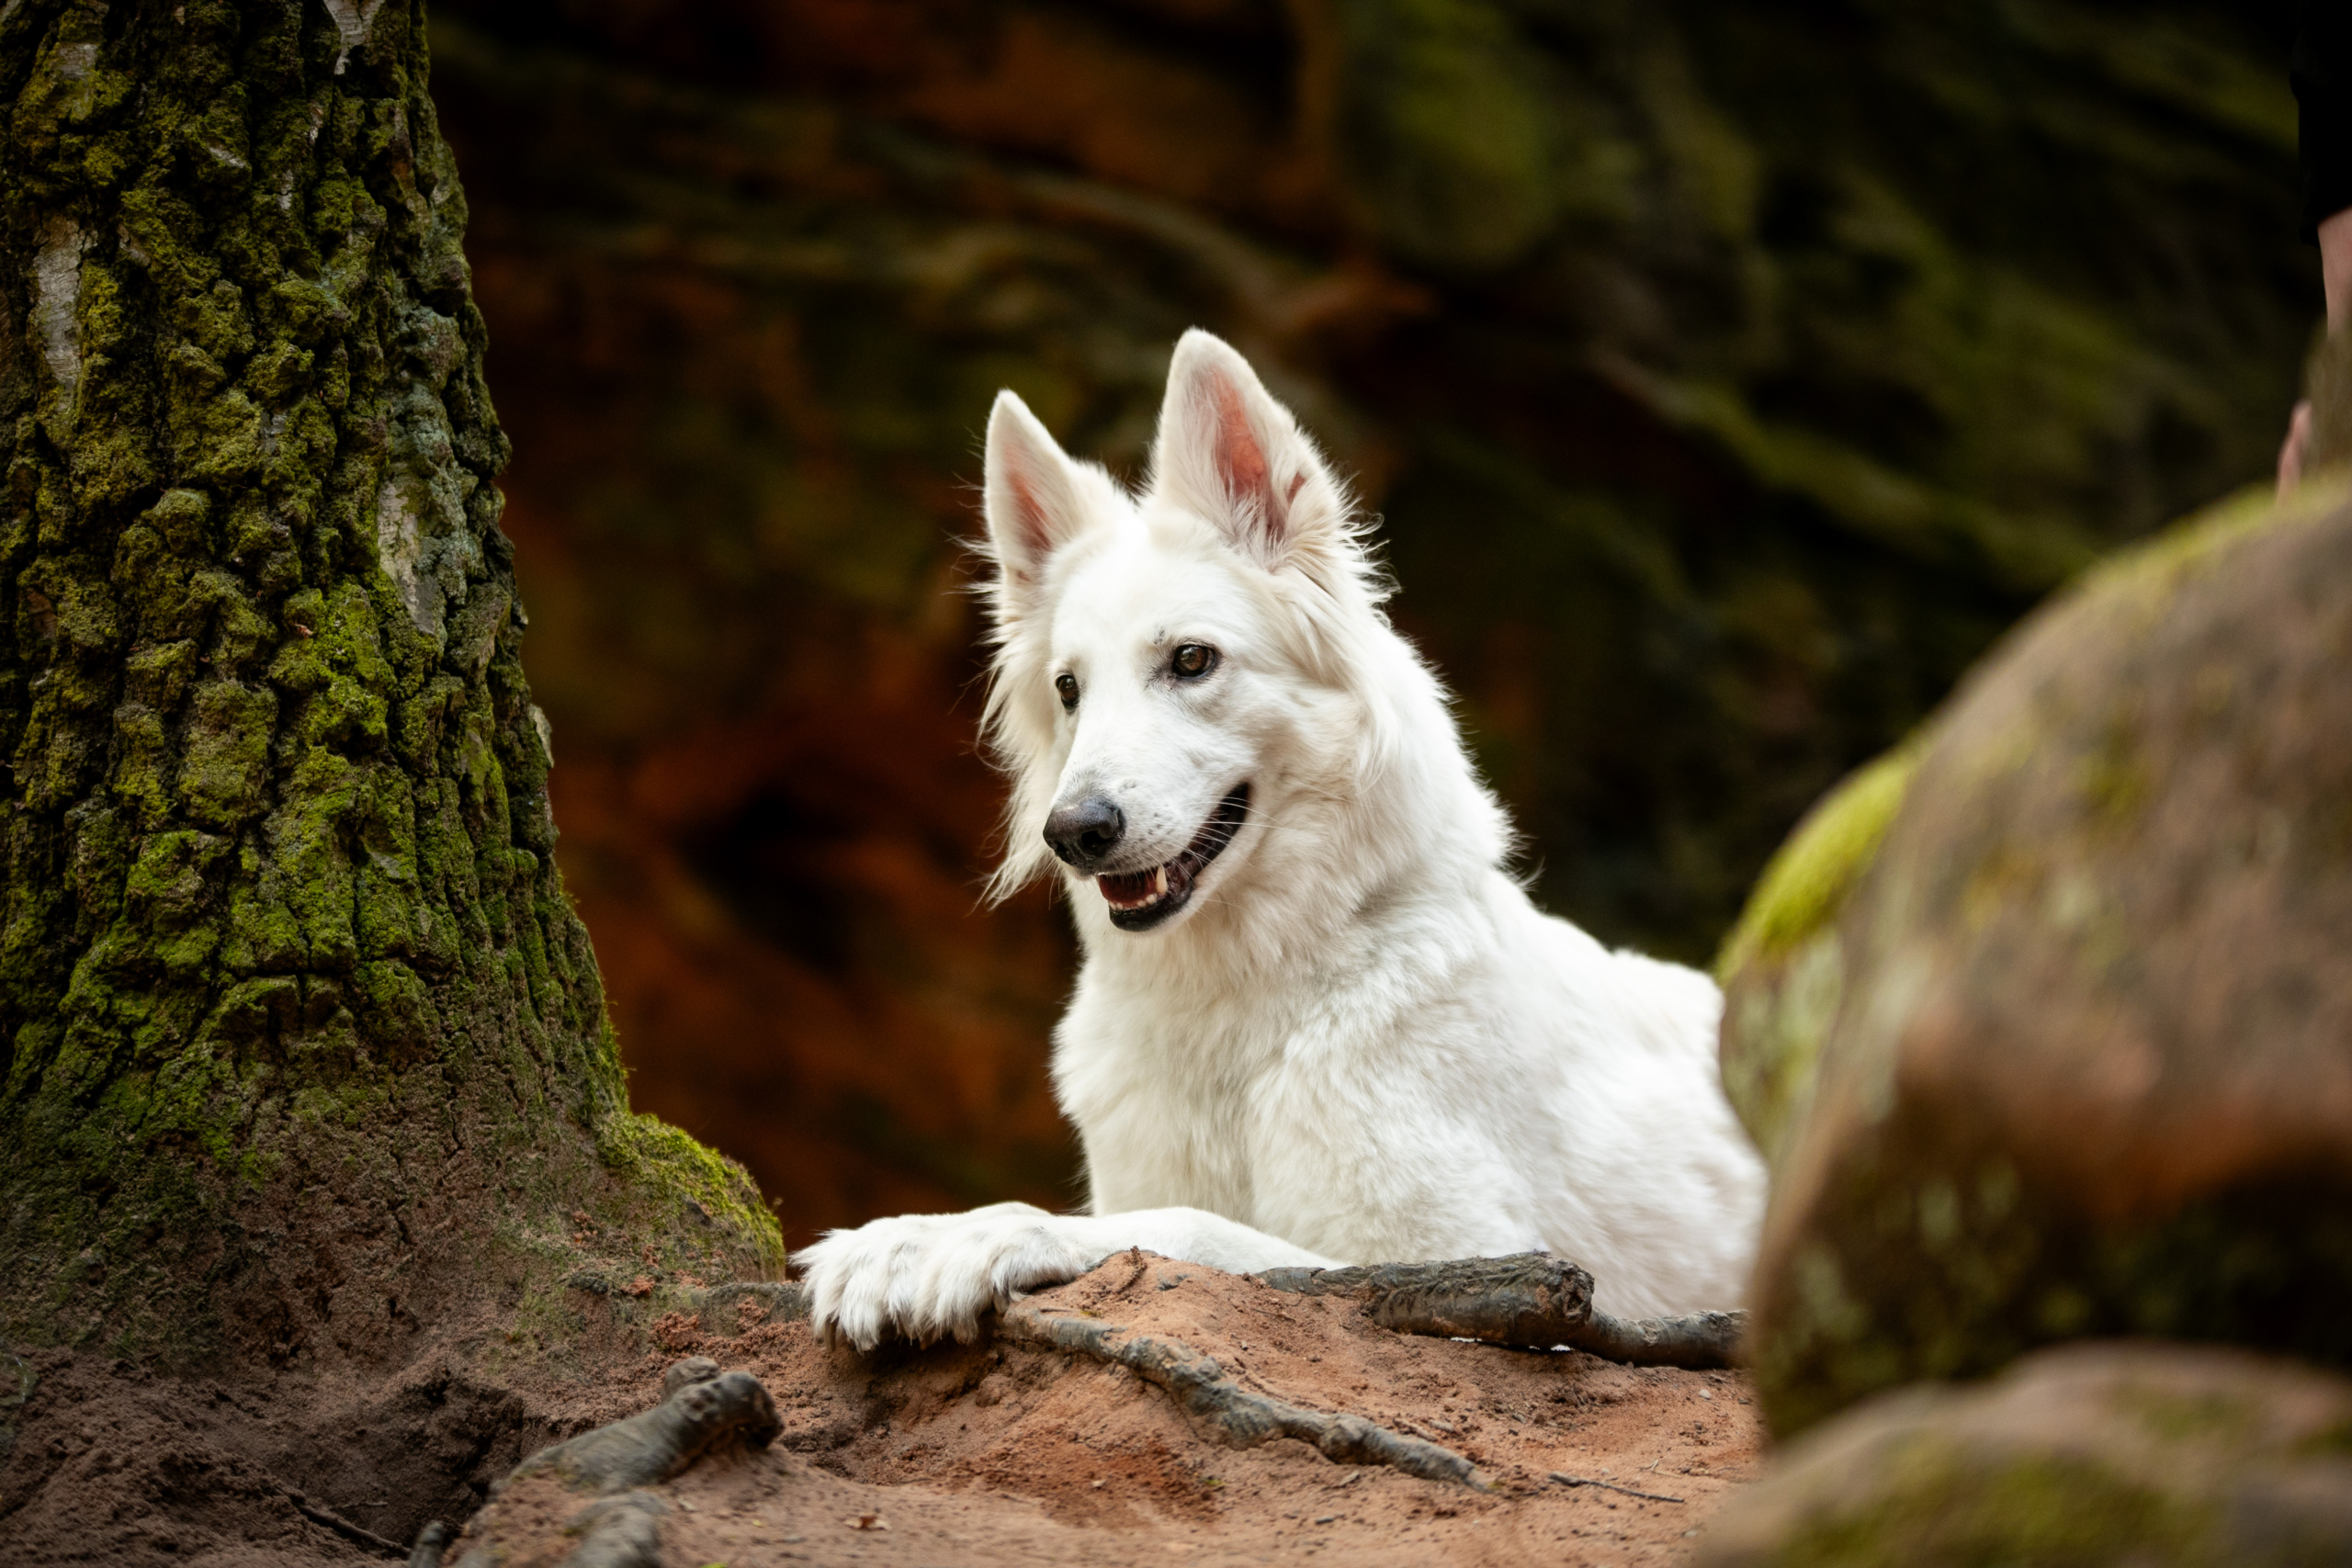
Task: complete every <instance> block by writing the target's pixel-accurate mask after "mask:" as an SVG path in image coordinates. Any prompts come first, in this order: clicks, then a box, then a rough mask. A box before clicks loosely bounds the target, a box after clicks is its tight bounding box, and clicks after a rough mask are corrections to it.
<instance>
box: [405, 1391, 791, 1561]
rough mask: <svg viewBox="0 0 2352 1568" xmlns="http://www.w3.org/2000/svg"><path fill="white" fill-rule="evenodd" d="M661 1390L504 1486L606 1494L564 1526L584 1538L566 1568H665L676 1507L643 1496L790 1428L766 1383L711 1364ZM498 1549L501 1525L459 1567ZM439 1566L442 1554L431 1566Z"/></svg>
mask: <svg viewBox="0 0 2352 1568" xmlns="http://www.w3.org/2000/svg"><path fill="white" fill-rule="evenodd" d="M662 1392H663V1393H664V1394H665V1395H666V1396H667V1397H665V1398H664V1399H663V1400H662V1403H661V1404H657V1405H655V1406H654V1407H653V1408H652V1409H650V1410H648V1411H644V1412H642V1413H640V1414H639V1415H636V1416H629V1417H628V1419H627V1420H622V1421H616V1422H614V1423H613V1424H612V1425H611V1426H609V1427H597V1428H596V1429H595V1430H594V1431H593V1432H583V1433H582V1434H581V1435H580V1436H579V1437H576V1438H572V1439H571V1441H569V1442H563V1443H558V1444H556V1445H555V1446H554V1447H553V1448H550V1449H542V1450H540V1451H539V1452H537V1453H536V1454H533V1455H532V1456H531V1457H530V1458H529V1459H526V1460H525V1461H523V1462H522V1463H521V1464H518V1465H516V1466H515V1470H514V1472H513V1473H511V1474H509V1475H508V1476H507V1477H506V1479H505V1480H504V1481H503V1482H501V1483H499V1485H498V1490H500V1491H503V1490H504V1489H505V1488H506V1487H509V1486H512V1485H514V1484H515V1483H516V1482H518V1481H526V1480H529V1479H531V1478H533V1477H536V1476H547V1477H550V1478H552V1479H554V1480H556V1481H558V1482H560V1483H562V1484H563V1485H564V1486H566V1487H568V1488H570V1489H571V1490H572V1491H575V1492H594V1493H596V1494H598V1498H597V1501H596V1502H594V1503H593V1504H591V1505H590V1506H588V1507H586V1508H584V1509H582V1511H581V1512H580V1513H579V1514H578V1515H577V1516H576V1517H573V1518H572V1519H571V1522H570V1523H569V1524H567V1525H566V1526H565V1527H564V1533H565V1534H567V1535H572V1536H577V1537H578V1538H579V1540H580V1544H579V1545H578V1546H576V1547H574V1548H572V1550H571V1555H569V1556H568V1557H566V1558H565V1559H564V1568H661V1564H662V1532H661V1521H662V1518H663V1517H665V1516H667V1515H668V1513H669V1512H670V1506H669V1505H668V1504H667V1503H664V1502H663V1501H662V1499H661V1498H660V1497H658V1496H656V1495H653V1494H652V1493H651V1492H648V1491H645V1490H643V1488H645V1487H649V1486H652V1485H655V1484H657V1483H661V1482H663V1481H667V1480H669V1479H670V1478H671V1477H672V1476H673V1475H676V1474H677V1473H678V1472H681V1471H683V1470H684V1469H686V1468H687V1467H688V1466H690V1465H692V1464H693V1463H694V1462H695V1461H696V1460H698V1459H701V1458H702V1457H703V1456H704V1455H705V1454H707V1453H709V1452H710V1451H711V1450H714V1449H716V1448H718V1447H719V1446H720V1445H722V1444H725V1443H729V1442H741V1443H746V1444H749V1445H750V1446H752V1447H753V1448H765V1447H767V1445H768V1444H770V1443H772V1442H774V1441H775V1438H776V1434H777V1433H779V1432H781V1431H782V1430H783V1429H784V1424H783V1423H782V1422H781V1421H779V1420H778V1419H777V1418H776V1413H775V1401H774V1400H772V1399H770V1398H769V1397H768V1391H767V1389H766V1388H765V1387H764V1386H763V1385H762V1384H761V1382H760V1380H759V1379H757V1378H755V1377H753V1376H752V1374H751V1373H749V1372H744V1371H734V1372H722V1371H719V1370H718V1362H716V1361H713V1360H710V1359H707V1357H702V1356H691V1357H688V1358H687V1359H684V1360H683V1361H680V1362H679V1363H677V1365H675V1366H673V1367H672V1368H671V1369H670V1370H669V1371H667V1372H666V1373H664V1374H663V1375H662ZM420 1550H421V1548H420ZM497 1551H498V1545H497V1541H496V1540H495V1531H494V1527H493V1529H492V1532H490V1533H488V1534H486V1535H485V1536H484V1537H483V1538H482V1539H481V1540H475V1541H472V1542H470V1543H469V1548H468V1550H467V1551H466V1554H465V1555H464V1556H463V1557H462V1558H460V1559H459V1560H458V1568H492V1565H493V1564H494V1563H495V1562H496V1561H497ZM412 1561H413V1560H412ZM438 1562H439V1558H438V1554H437V1553H436V1554H435V1556H434V1557H433V1558H432V1559H431V1560H429V1561H428V1562H426V1564H425V1565H424V1568H435V1564H437V1563H438Z"/></svg>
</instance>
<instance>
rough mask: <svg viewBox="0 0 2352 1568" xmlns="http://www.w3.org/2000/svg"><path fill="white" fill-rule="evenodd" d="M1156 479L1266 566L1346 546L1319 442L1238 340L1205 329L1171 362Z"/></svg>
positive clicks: (1167, 493) (1173, 498) (1160, 493)
mask: <svg viewBox="0 0 2352 1568" xmlns="http://www.w3.org/2000/svg"><path fill="white" fill-rule="evenodd" d="M1151 476H1152V478H1151V487H1152V493H1153V494H1154V495H1155V496H1157V497H1159V499H1161V500H1165V501H1170V502H1175V503H1176V504H1177V505H1180V506H1182V507H1185V508H1186V509H1188V510H1190V511H1193V512H1195V513H1199V514H1200V515H1202V516H1204V517H1206V518H1208V519H1209V520H1210V521H1211V522H1213V523H1215V524H1216V525H1217V526H1218V527H1219V528H1221V529H1223V530H1224V532H1225V536H1226V537H1227V539H1228V540H1230V541H1231V542H1232V544H1233V547H1235V548H1236V549H1238V550H1239V551H1241V552H1242V553H1243V554H1244V555H1247V556H1250V558H1253V559H1255V560H1257V561H1259V562H1261V564H1262V565H1264V566H1265V567H1266V568H1267V569H1268V570H1278V569H1280V568H1282V567H1283V566H1285V565H1290V564H1294V563H1298V562H1300V561H1301V558H1302V557H1303V556H1306V555H1317V554H1326V553H1330V554H1336V552H1338V551H1340V549H1342V548H1343V547H1344V546H1345V542H1346V538H1347V518H1348V505H1347V500H1346V498H1345V497H1344V496H1343V495H1341V493H1340V486H1339V482H1338V481H1337V480H1335V479H1332V477H1331V471H1330V470H1329V468H1326V467H1325V466H1324V464H1323V457H1322V454H1321V453H1319V452H1317V450H1316V449H1315V443H1314V441H1313V440H1311V439H1310V438H1309V437H1308V436H1307V434H1306V432H1305V431H1303V430H1301V429H1299V427H1298V421H1297V420H1296V419H1295V418H1293V417H1292V415H1291V412H1290V410H1288V409H1286V408H1284V407H1283V405H1282V404H1280V403H1278V402H1276V401H1275V400H1274V399H1273V396H1272V393H1270V392H1268V391H1267V390H1266V388H1265V384H1264V383H1263V382H1261V381H1260V380H1259V379H1258V373H1257V372H1256V371H1255V370H1252V369H1251V368H1250V362H1249V361H1248V360H1246V359H1244V358H1242V357H1241V355H1239V354H1238V353H1237V352H1235V350H1234V348H1233V345H1232V344H1228V343H1227V342H1226V341H1225V340H1224V339H1222V338H1219V337H1216V336H1214V335H1212V334H1210V333H1204V332H1203V331H1201V330H1200V329H1199V328H1198V327H1194V328H1193V330H1192V331H1190V332H1188V333H1185V334H1184V335H1183V337H1182V339H1180V340H1179V341H1178V343H1177V344H1176V357H1175V359H1174V361H1173V362H1172V363H1170V366H1169V367H1168V397H1167V400H1166V401H1165V402H1163V403H1161V404H1160V408H1159V441H1158V442H1157V443H1156V444H1155V445H1154V446H1153V447H1152V457H1151Z"/></svg>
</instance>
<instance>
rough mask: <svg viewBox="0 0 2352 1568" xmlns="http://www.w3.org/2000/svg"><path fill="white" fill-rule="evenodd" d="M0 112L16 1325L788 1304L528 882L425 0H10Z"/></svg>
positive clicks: (1, 1109)
mask: <svg viewBox="0 0 2352 1568" xmlns="http://www.w3.org/2000/svg"><path fill="white" fill-rule="evenodd" d="M0 99H5V100H6V101H8V102H9V103H11V104H12V105H13V110H12V113H11V116H10V118H9V119H8V121H7V122H6V126H5V128H0V278H5V280H6V288H5V289H0V467H5V473H6V488H5V493H0V600H5V606H4V607H5V610H6V614H4V615H0V758H6V760H7V761H8V765H9V766H10V768H11V769H12V772H13V791H12V799H11V801H10V805H9V807H8V808H7V810H6V820H5V822H4V823H0V829H5V860H4V861H0V867H4V868H5V869H0V877H5V886H0V899H5V919H6V932H5V937H4V938H0V1150H5V1151H6V1153H5V1155H0V1160H5V1165H0V1257H5V1258H6V1260H7V1263H8V1267H7V1269H6V1273H5V1278H0V1335H4V1336H6V1337H8V1338H10V1339H13V1340H16V1341H17V1342H19V1343H26V1342H29V1343H34V1344H67V1345H87V1346H94V1347H96V1346H103V1347H104V1348H107V1349H109V1350H111V1351H114V1352H116V1353H123V1354H132V1355H137V1356H141V1357H150V1358H155V1359H161V1360H163V1361H164V1362H166V1363H171V1364H203V1363H209V1362H217V1361H219V1360H220V1359H224V1358H225V1359H232V1360H233V1359H238V1358H240V1357H244V1356H257V1357H263V1358H266V1359H270V1360H272V1361H275V1362H277V1363H278V1364H281V1365H297V1366H300V1365H307V1364H312V1363H315V1362H319V1361H322V1360H326V1359H334V1358H337V1357H348V1356H356V1357H359V1358H363V1359H381V1358H384V1357H387V1356H389V1355H390V1354H393V1353H396V1352H397V1350H398V1349H399V1348H400V1347H401V1345H402V1344H404V1343H406V1342H407V1341H408V1340H409V1339H410V1338H411V1337H413V1336H414V1335H416V1334H417V1333H418V1332H419V1330H420V1329H422V1328H425V1327H428V1326H430V1325H431V1324H432V1323H433V1322H434V1321H435V1318H436V1317H437V1316H441V1315H444V1314H447V1311H448V1310H449V1309H450V1308H451V1307H452V1306H453V1305H454V1304H456V1303H460V1302H462V1301H464V1300H466V1299H468V1298H469V1297H471V1296H474V1295H476V1294H477V1293H478V1292H481V1291H483V1290H485V1289H491V1288H494V1289H496V1290H497V1291H498V1292H501V1295H500V1301H501V1303H502V1305H503V1307H504V1308H506V1309H510V1310H511V1313H512V1318H513V1322H514V1323H515V1325H517V1326H516V1327H515V1328H514V1329H513V1330H511V1331H510V1333H509V1335H508V1337H509V1338H510V1339H513V1338H516V1337H525V1338H527V1337H528V1336H529V1335H530V1334H532V1333H534V1332H539V1331H545V1332H546V1333H548V1334H549V1335H551V1336H553V1335H558V1334H560V1317H561V1312H560V1303H561V1284H560V1281H561V1280H562V1279H563V1278H564V1277H565V1276H566V1274H567V1273H568V1272H570V1271H571V1269H573V1268H574V1267H576V1265H577V1264H578V1263H579V1261H580V1256H579V1245H580V1244H581V1242H582V1238H585V1237H589V1236H594V1237H597V1238H601V1240H602V1242H603V1244H604V1245H605V1248H606V1250H611V1251H620V1250H621V1246H619V1245H616V1238H620V1241H621V1242H622V1243H625V1247H626V1251H625V1253H624V1256H625V1257H626V1258H627V1259H628V1263H627V1267H628V1269H632V1270H641V1271H643V1272H645V1273H647V1274H648V1275H650V1277H651V1278H652V1279H653V1280H655V1281H662V1280H669V1279H671V1278H672V1277H673V1276H675V1275H679V1274H684V1273H687V1272H689V1271H691V1272H695V1273H698V1274H700V1275H703V1276H706V1277H729V1276H731V1277H736V1278H747V1279H755V1278H763V1277H774V1276H775V1274H776V1271H777V1270H778V1269H779V1268H780V1266H781V1264H782V1261H783V1249H782V1243H781V1240H780V1237H779V1235H778V1233H777V1231H776V1227H775V1222H774V1220H773V1219H772V1218H771V1217H770V1216H769V1215H768V1214H767V1213H766V1212H765V1210H764V1209H763V1207H762V1205H761V1203H760V1201H759V1197H758V1194H757V1191H756V1190H755V1189H754V1188H753V1187H752V1185H751V1183H750V1182H749V1180H748V1179H747V1178H745V1177H744V1175H743V1174H742V1172H741V1170H740V1168H736V1167H735V1166H734V1165H732V1163H731V1162H729V1161H726V1160H723V1159H721V1158H719V1157H718V1156H715V1155H712V1154H711V1153H709V1152H708V1151H707V1150H705V1149H703V1148H701V1147H700V1146H699V1145H695V1143H694V1142H693V1141H692V1140H690V1139H688V1138H686V1137H685V1136H684V1134H679V1133H677V1132H675V1131H674V1130H673V1129H670V1128H667V1127H664V1126H662V1125H661V1124H660V1123H658V1122H653V1121H651V1120H650V1118H644V1117H638V1116H633V1115H631V1114H630V1113H629V1112H628V1108H627V1091H626V1086H625V1084H624V1081H623V1077H622V1073H621V1069H620V1065H619V1059H618V1056H617V1054H616V1049H615V1046H614V1043H613V1039H612V1034H611V1029H610V1024H609V1022H608V1021H607V1019H606V1017H605V1009H604V1003H603V997H602V992H601V989H600V987H599V983H598V978H597V974H596V966H595V960H594V954H593V953H592V952H591V951H590V947H589V943H588V938H587V934H586V932H585V931H583V930H582V927H581V924H580V922H579V920H578V919H577V918H576V917H575V916H574V915H573V913H572V911H571V906H570V904H569V903H568V902H567V900H566V898H565V897H564V893H563V888H562V884H561V880H560V876H559V874H558V873H557V870H556V865H555V861H554V859H553V857H552V854H551V851H552V850H553V847H554V844H555V838H556V832H555V825H554V822H553V820H552V818H551V816H550V813H549V809H548V768H549V766H550V762H551V757H550V739H549V737H548V730H547V725H546V721H545V719H544V717H543V716H541V715H540V714H539V712H538V710H537V708H536V707H534V706H533V705H532V703H531V699H530V691H529V687H528V685H527V683H526V681H525V679H524V675H523V667H522V662H521V657H520V651H521V640H522V633H523V627H524V626H525V625H526V617H525V616H524V615H523V611H522V607H521V605H520V604H519V603H518V601H517V599H516V597H515V584H514V578H513V574H512V571H511V561H512V554H513V551H512V547H511V546H510V544H509V543H508V541H507V540H506V538H505V536H503V534H502V533H501V532H500V530H499V511H500V506H501V501H500V497H499V493H498V491H497V490H496V488H495V487H494V486H493V484H492V480H493V479H494V478H495V476H496V475H497V473H498V472H499V469H500V468H501V467H502V466H503V464H504V462H505V460H506V457H507V443H506V439H505V437H504V436H503V434H501V433H500V430H499V427H498V422H497V419H496V416H495V415H494V414H493V412H492V408H491V401H490V397H489V394H488V391H487V389H486V388H485V386H484V384H483V379H482V357H483V352H484V334H483V329H482V321H481V315H480V314H479V313H478V312H477V311H476V310H475V308H474V305H473V302H472V299H471V296H470V287H469V273H468V270H467V266H466V262H465V259H464V256H463V254H462V253H461V250H460V240H461V237H462V234H463V231H464V225H465V217H466V204H465V198H464V197H463V195H462V193H461V192H460V190H459V188H458V179H457V172H456V170H455V168H454V166H453V164H452V163H451V160H450V157H449V153H448V150H447V147H446V146H445V145H444V144H443V142H442V140H441V137H440V135H439V132H438V130H437V128H436V125H435V118H434V111H433V105H432V102H431V100H430V98H429V97H428V96H427V94H426V52H425V41H424V14H423V6H422V4H421V0H318V3H316V4H297V3H295V0H114V3H113V4H111V5H110V4H107V0H18V3H17V4H14V5H11V6H7V7H6V8H5V9H0Z"/></svg>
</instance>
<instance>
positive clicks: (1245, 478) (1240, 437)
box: [1209, 375, 1306, 544]
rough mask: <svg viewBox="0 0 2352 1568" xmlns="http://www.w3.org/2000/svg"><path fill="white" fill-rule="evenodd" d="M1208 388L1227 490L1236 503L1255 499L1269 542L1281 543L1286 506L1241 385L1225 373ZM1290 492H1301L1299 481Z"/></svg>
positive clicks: (1212, 379)
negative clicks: (1213, 403)
mask: <svg viewBox="0 0 2352 1568" xmlns="http://www.w3.org/2000/svg"><path fill="white" fill-rule="evenodd" d="M1209 390H1210V395H1211V396H1213V397H1215V398H1216V466H1217V467H1218V468H1221V469H1223V470H1224V472H1225V488H1226V492H1227V494H1228V495H1230V496H1232V498H1233V501H1234V504H1235V505H1237V506H1242V507H1247V506H1250V504H1252V503H1253V502H1254V503H1255V505H1256V507H1257V511H1258V525H1259V526H1260V527H1261V528H1262V529H1264V530H1265V533H1266V542H1267V543H1268V544H1280V543H1281V542H1282V536H1283V509H1282V507H1281V506H1280V505H1279V504H1278V503H1277V502H1275V500H1274V481H1273V475H1272V472H1270V471H1269V470H1268V468H1267V466H1266V454H1265V452H1264V450H1263V449H1262V448H1261V447H1260V446H1259V445H1258V437H1257V436H1256V434H1253V433H1252V432H1251V431H1250V412H1249V410H1248V408H1247V407H1246V406H1245V405H1244V404H1243V403H1242V400H1241V389H1240V388H1238V387H1237V386H1235V385H1234V384H1233V383H1232V382H1231V381H1229V380H1227V378H1224V377H1223V376H1215V375H1213V376H1211V377H1210V378H1209ZM1305 477H1306V476H1305V475H1301V476H1300V478H1302V479H1304V478H1305ZM1291 493H1292V494H1293V495H1295V494H1297V493H1298V487H1297V486H1296V485H1293V486H1292V487H1291Z"/></svg>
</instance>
